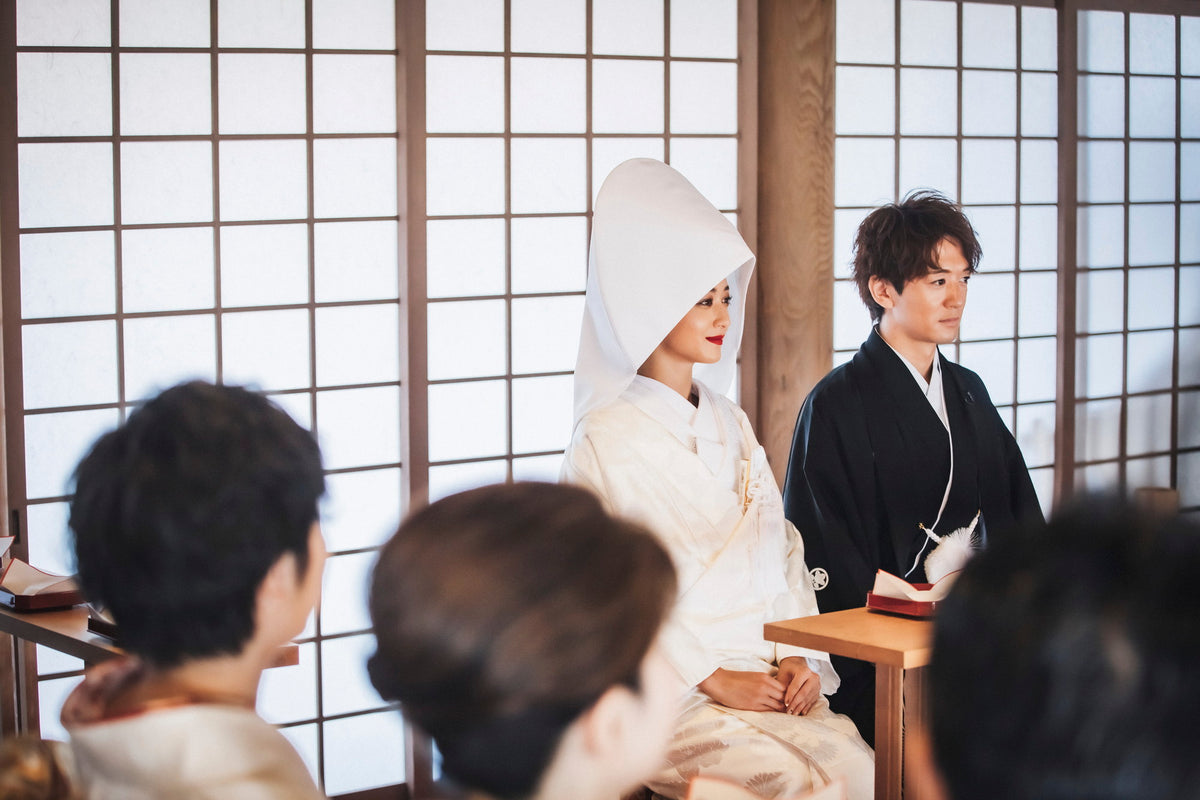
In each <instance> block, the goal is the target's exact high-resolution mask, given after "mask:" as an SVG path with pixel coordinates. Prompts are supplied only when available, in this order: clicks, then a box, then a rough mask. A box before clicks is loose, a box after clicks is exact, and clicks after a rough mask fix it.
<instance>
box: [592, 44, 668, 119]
mask: <svg viewBox="0 0 1200 800" xmlns="http://www.w3.org/2000/svg"><path fill="white" fill-rule="evenodd" d="M663 121H664V117H663V64H662V62H659V61H629V60H618V59H613V60H604V61H599V60H598V61H594V62H592V130H594V131H595V132H596V133H660V132H661V131H662V130H663Z"/></svg>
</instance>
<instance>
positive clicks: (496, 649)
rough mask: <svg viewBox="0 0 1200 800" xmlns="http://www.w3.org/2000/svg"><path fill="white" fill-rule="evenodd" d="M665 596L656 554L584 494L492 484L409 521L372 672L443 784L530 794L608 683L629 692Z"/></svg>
mask: <svg viewBox="0 0 1200 800" xmlns="http://www.w3.org/2000/svg"><path fill="white" fill-rule="evenodd" d="M674 596H675V573H674V569H673V567H672V565H671V561H670V558H669V556H668V555H667V554H666V552H665V551H664V550H663V548H662V546H661V545H660V544H659V543H658V541H657V540H656V539H655V538H654V537H653V536H652V535H651V534H650V533H648V532H647V531H646V530H645V529H643V528H642V527H640V526H638V525H635V524H633V523H630V522H627V521H624V520H620V519H617V518H614V517H612V516H610V515H609V514H608V513H607V512H606V511H605V510H604V508H603V507H602V506H601V505H600V502H599V501H598V500H597V499H596V498H595V497H594V496H593V495H591V494H590V493H589V492H587V491H585V490H583V489H579V488H576V487H571V486H562V485H556V484H548V483H518V484H510V485H495V486H486V487H483V488H479V489H474V490H471V491H467V492H463V493H461V494H457V495H453V496H450V497H447V498H444V499H442V500H439V501H438V502H436V503H433V504H432V505H429V506H427V507H426V508H423V509H421V510H420V511H417V512H416V513H415V514H413V515H412V516H411V517H410V518H409V519H408V520H406V521H405V522H404V523H403V524H402V525H401V526H400V529H399V530H398V531H397V532H396V534H395V535H394V536H393V537H392V538H391V540H390V541H389V542H388V543H387V544H386V545H384V547H383V549H382V551H381V552H380V554H379V560H378V562H377V564H376V566H375V571H374V575H373V578H372V581H371V593H370V611H371V619H372V622H373V624H374V627H375V636H376V640H377V648H378V649H377V651H376V652H375V654H374V655H373V656H371V658H370V659H369V661H368V664H367V668H368V671H369V673H370V676H371V682H372V683H373V684H374V686H375V688H376V689H377V690H378V691H379V693H380V695H381V696H383V697H384V698H385V699H387V700H395V701H399V703H400V706H401V710H402V711H403V712H404V714H405V715H406V716H407V717H408V718H409V719H410V720H412V721H413V722H414V723H415V724H416V725H418V726H419V727H420V728H422V729H423V730H424V731H426V732H427V733H428V734H429V735H430V736H432V737H433V739H434V741H435V742H436V743H437V745H438V748H439V750H440V751H441V754H442V758H443V762H442V763H443V769H444V771H445V772H446V774H447V775H448V776H450V777H451V778H452V779H454V780H455V781H457V782H458V783H460V784H462V785H463V786H465V787H469V788H474V789H478V790H482V791H484V792H487V793H488V794H491V795H493V796H496V797H502V798H519V797H526V796H528V795H530V794H531V793H532V792H533V791H534V789H535V788H536V787H537V783H538V780H539V779H540V778H541V775H542V773H543V772H544V771H545V769H546V767H547V766H548V765H549V763H550V761H551V758H552V757H553V755H554V751H555V748H556V746H557V744H558V741H559V739H560V738H561V736H562V733H563V732H564V731H565V730H566V728H567V727H568V726H569V725H570V724H571V722H572V721H573V720H575V719H576V718H577V717H578V716H579V715H580V714H581V713H583V711H585V710H586V709H587V708H588V707H589V706H591V705H592V704H593V703H594V702H595V701H596V700H597V699H598V698H599V697H600V696H601V695H602V694H603V693H604V692H605V691H606V690H607V689H609V688H610V687H612V686H615V685H618V684H625V685H629V686H631V687H633V688H635V689H636V688H638V676H639V670H640V667H641V664H642V661H643V660H644V658H645V655H646V653H647V651H648V650H649V649H650V647H651V645H652V644H653V642H654V639H655V637H656V636H657V634H658V630H659V628H660V627H661V625H662V622H663V620H664V619H665V617H666V615H667V614H668V613H669V609H670V606H671V603H672V601H673V599H674Z"/></svg>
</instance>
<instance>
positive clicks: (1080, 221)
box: [1076, 206, 1125, 267]
mask: <svg viewBox="0 0 1200 800" xmlns="http://www.w3.org/2000/svg"><path fill="white" fill-rule="evenodd" d="M1076 240H1077V249H1076V253H1077V258H1078V263H1079V266H1081V267H1119V266H1121V265H1122V264H1124V263H1125V252H1124V248H1125V210H1124V209H1123V208H1121V206H1091V207H1081V208H1080V209H1079V210H1078V213H1077V215H1076Z"/></svg>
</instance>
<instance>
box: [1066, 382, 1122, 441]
mask: <svg viewBox="0 0 1200 800" xmlns="http://www.w3.org/2000/svg"><path fill="white" fill-rule="evenodd" d="M1117 371H1118V372H1119V371H1120V367H1118V368H1117ZM1120 430H1121V401H1120V400H1119V399H1114V400H1101V401H1099V402H1092V403H1080V404H1079V405H1077V406H1076V407H1075V458H1076V459H1078V460H1080V461H1096V460H1099V459H1103V458H1116V457H1117V456H1118V455H1120V452H1121V451H1120V447H1121V437H1120V433H1119V432H1120Z"/></svg>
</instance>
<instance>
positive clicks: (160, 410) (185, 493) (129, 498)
mask: <svg viewBox="0 0 1200 800" xmlns="http://www.w3.org/2000/svg"><path fill="white" fill-rule="evenodd" d="M324 491H325V479H324V475H323V473H322V470H321V455H320V452H319V450H318V449H317V443H316V441H315V440H314V439H313V437H312V435H311V434H309V432H308V431H306V430H304V429H303V428H301V427H300V426H299V425H297V424H296V423H295V422H294V421H293V420H292V419H291V417H289V416H288V415H287V414H286V413H285V412H284V411H283V410H281V409H280V408H279V407H278V406H276V405H274V404H273V403H271V402H270V401H269V400H267V399H266V398H265V397H263V396H261V395H258V394H255V393H253V392H250V391H247V390H245V389H241V388H237V387H232V386H214V385H213V384H210V383H204V382H201V381H194V382H191V383H185V384H181V385H179V386H175V387H173V388H171V389H167V390H166V391H165V392H163V393H162V394H160V395H158V396H157V397H155V398H154V399H152V400H150V401H149V402H147V403H146V404H145V405H144V406H142V407H141V408H139V409H138V410H136V411H134V412H133V413H132V414H131V415H130V416H129V419H128V420H127V421H126V422H125V424H124V425H122V426H121V427H119V428H117V429H116V430H114V431H111V432H109V433H107V434H105V435H104V436H102V437H101V438H100V439H99V441H97V442H96V444H95V445H93V447H92V449H91V451H90V452H89V453H88V454H87V456H86V457H85V458H84V459H83V461H82V462H81V463H80V464H79V466H78V468H77V469H76V471H75V497H74V499H73V500H72V501H71V519H70V525H71V530H72V531H73V532H74V543H75V556H76V561H77V564H78V569H79V577H80V581H81V584H82V587H83V591H84V594H85V595H86V597H87V598H88V600H90V601H93V602H97V603H101V604H103V605H105V606H107V607H108V609H109V610H110V611H111V612H112V614H113V616H114V617H115V618H116V621H117V625H118V626H119V628H120V636H121V645H122V646H123V647H124V648H126V649H127V650H129V651H131V652H133V653H136V654H138V655H139V656H141V657H142V658H144V659H145V660H146V661H148V662H149V663H151V664H154V665H156V666H159V667H169V666H173V665H176V664H179V663H181V662H182V661H185V660H187V659H191V658H197V657H205V656H212V655H218V654H224V653H229V654H236V653H238V652H240V651H241V649H242V647H244V646H245V644H246V642H247V640H248V639H249V638H250V636H251V635H252V634H253V631H254V626H255V619H254V610H255V601H256V596H257V592H258V588H259V585H260V584H261V583H262V581H263V578H264V577H265V575H266V573H267V570H268V569H270V567H271V566H272V565H273V564H274V563H275V562H276V561H278V560H279V558H280V557H281V556H283V554H285V553H293V554H294V555H295V557H296V562H297V565H298V567H299V568H300V569H301V570H302V571H303V570H306V569H307V568H308V542H309V531H310V529H311V527H312V523H313V522H314V521H315V520H316V519H317V501H318V499H319V498H320V496H321V495H322V494H323V493H324Z"/></svg>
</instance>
